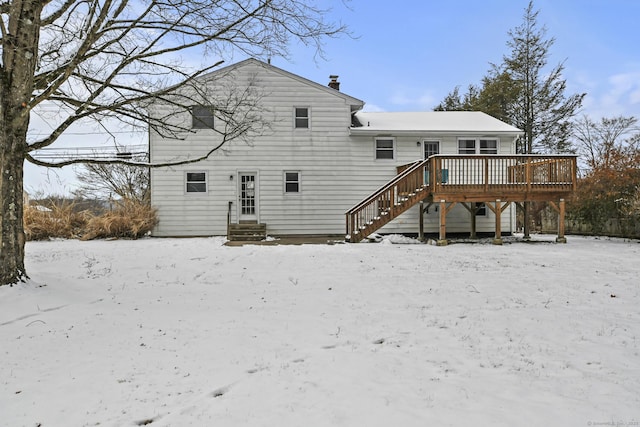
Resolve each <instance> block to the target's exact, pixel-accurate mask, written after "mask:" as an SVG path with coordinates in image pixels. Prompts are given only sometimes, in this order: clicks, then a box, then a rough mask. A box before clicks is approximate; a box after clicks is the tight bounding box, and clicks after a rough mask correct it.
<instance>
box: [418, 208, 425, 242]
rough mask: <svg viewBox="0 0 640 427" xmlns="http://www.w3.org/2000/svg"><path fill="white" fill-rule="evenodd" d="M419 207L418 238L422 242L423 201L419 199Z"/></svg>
mask: <svg viewBox="0 0 640 427" xmlns="http://www.w3.org/2000/svg"><path fill="white" fill-rule="evenodd" d="M419 208H420V218H419V220H420V229H419V230H418V240H420V241H421V242H424V202H423V201H422V200H421V201H420V203H419Z"/></svg>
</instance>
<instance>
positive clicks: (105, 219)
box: [82, 200, 158, 240]
mask: <svg viewBox="0 0 640 427" xmlns="http://www.w3.org/2000/svg"><path fill="white" fill-rule="evenodd" d="M157 223H158V218H157V216H156V211H155V209H153V208H152V207H151V206H149V205H148V204H146V203H141V202H139V201H135V200H122V201H120V202H118V204H117V206H116V208H115V209H114V210H112V211H109V212H106V213H104V214H103V215H100V216H95V217H92V218H91V219H90V220H89V221H88V223H87V224H86V226H85V229H84V233H83V236H82V240H91V239H99V238H113V237H120V238H131V239H137V238H139V237H142V236H144V235H146V234H147V233H149V232H151V230H153V227H155V226H156V224H157Z"/></svg>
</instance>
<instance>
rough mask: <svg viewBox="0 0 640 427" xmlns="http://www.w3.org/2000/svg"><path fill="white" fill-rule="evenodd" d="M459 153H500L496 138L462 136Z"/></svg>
mask: <svg viewBox="0 0 640 427" xmlns="http://www.w3.org/2000/svg"><path fill="white" fill-rule="evenodd" d="M458 154H498V140H497V139H496V138H478V139H475V138H473V139H472V138H460V139H458Z"/></svg>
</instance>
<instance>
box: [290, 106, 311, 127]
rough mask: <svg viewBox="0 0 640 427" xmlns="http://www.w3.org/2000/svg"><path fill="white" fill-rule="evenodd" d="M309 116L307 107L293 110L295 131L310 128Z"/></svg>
mask: <svg viewBox="0 0 640 427" xmlns="http://www.w3.org/2000/svg"><path fill="white" fill-rule="evenodd" d="M309 119H310V114H309V108H308V107H295V108H294V126H295V128H296V129H309V128H310V126H309V124H310V121H309Z"/></svg>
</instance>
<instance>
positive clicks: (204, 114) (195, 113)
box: [191, 105, 213, 129]
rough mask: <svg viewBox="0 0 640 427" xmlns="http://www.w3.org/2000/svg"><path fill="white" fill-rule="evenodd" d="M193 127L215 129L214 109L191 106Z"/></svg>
mask: <svg viewBox="0 0 640 427" xmlns="http://www.w3.org/2000/svg"><path fill="white" fill-rule="evenodd" d="M191 128H192V129H213V109H212V108H210V107H203V106H201V105H195V106H193V107H191Z"/></svg>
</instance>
